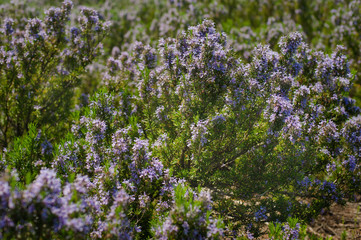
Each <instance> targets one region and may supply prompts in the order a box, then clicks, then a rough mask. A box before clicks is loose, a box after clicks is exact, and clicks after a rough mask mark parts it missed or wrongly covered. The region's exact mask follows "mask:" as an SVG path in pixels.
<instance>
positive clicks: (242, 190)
mask: <svg viewBox="0 0 361 240" xmlns="http://www.w3.org/2000/svg"><path fill="white" fill-rule="evenodd" d="M279 48H280V52H276V51H273V50H271V49H270V48H269V47H268V46H262V45H259V46H257V47H256V48H255V50H254V51H253V58H252V61H251V63H249V64H248V63H242V62H241V61H240V60H238V59H235V58H234V57H233V56H232V51H231V49H229V48H228V47H227V46H226V37H225V36H224V35H223V34H219V33H218V32H217V31H216V30H215V28H214V25H213V23H212V22H210V21H204V22H203V23H202V24H200V25H198V26H197V27H190V28H189V30H188V31H187V32H184V33H182V34H181V35H180V36H179V37H178V38H176V39H170V38H168V39H165V40H163V39H161V40H160V41H159V44H158V47H157V48H156V49H152V48H151V47H150V46H144V45H142V44H141V43H136V44H135V45H134V47H133V49H134V50H133V51H134V52H133V54H132V55H127V54H126V53H121V54H120V55H119V57H118V58H116V59H114V58H110V59H109V60H108V66H109V71H108V73H107V74H106V76H105V79H104V82H105V84H106V85H107V86H108V87H109V88H111V89H114V90H115V91H121V90H120V89H128V90H127V91H133V92H134V97H133V99H131V101H132V104H133V105H134V106H136V109H134V110H133V111H132V115H134V116H137V119H139V125H140V126H142V130H143V131H144V135H145V136H147V137H148V139H150V143H151V144H150V146H153V150H152V152H153V154H154V155H155V156H157V157H159V158H160V159H161V160H162V161H163V162H164V163H165V164H166V166H173V168H174V169H175V173H176V174H178V175H179V176H183V177H186V178H187V179H188V180H190V181H191V182H192V183H193V184H197V185H198V184H201V185H202V186H207V187H209V188H211V189H214V190H215V191H216V192H218V194H217V193H215V194H216V195H218V196H222V195H226V196H230V197H231V198H232V199H234V198H236V199H242V201H244V200H247V201H251V202H253V204H254V206H253V207H250V205H249V204H247V205H246V206H245V205H242V204H238V205H237V204H236V205H237V208H236V209H238V210H237V213H230V212H228V213H227V214H230V215H231V216H232V217H233V219H238V220H241V221H244V222H249V221H254V219H255V218H256V222H263V221H266V220H267V221H270V220H280V219H282V220H285V218H284V217H287V216H288V214H292V215H295V216H300V217H302V218H312V217H313V216H314V214H315V212H316V213H317V212H319V211H320V210H321V208H320V206H323V207H326V206H329V205H330V203H331V202H333V201H337V202H340V201H341V197H342V193H341V192H339V190H340V187H341V185H342V184H341V182H340V180H341V179H342V178H344V177H346V176H348V177H349V176H351V175H353V174H354V172H353V171H349V170H350V167H349V168H348V169H347V167H346V168H342V169H343V170H347V171H343V173H342V174H341V172H340V171H327V169H330V167H331V168H332V166H336V165H340V164H343V166H348V165H350V164H349V163H343V162H344V160H343V159H345V155H346V153H347V152H348V151H349V150H348V149H350V146H348V145H347V143H350V144H351V145H352V146H354V143H355V141H352V142H353V143H351V141H347V140H346V138H344V136H345V135H342V129H343V128H349V127H347V126H349V125H350V124H349V123H348V121H347V119H350V118H351V117H352V116H356V115H357V114H358V113H359V109H358V108H357V107H355V106H354V105H353V102H352V100H350V99H349V98H347V97H346V96H347V95H346V94H347V92H348V91H349V89H350V87H351V80H352V75H351V73H350V70H349V64H348V62H347V59H346V57H345V55H344V54H343V48H342V47H338V48H337V49H336V51H335V52H334V53H332V54H331V55H326V54H324V53H322V52H316V51H311V50H310V49H309V48H308V46H307V45H306V44H305V43H304V42H303V40H302V35H301V34H299V33H292V34H290V35H289V36H287V37H283V38H282V39H281V40H280V42H279ZM156 53H157V54H156ZM124 56H127V57H124ZM118 72H119V74H118ZM129 79H131V80H129ZM128 105H129V104H128ZM344 126H345V127H344ZM351 132H354V130H351ZM343 139H345V140H346V142H344V140H343ZM350 161H351V165H352V164H354V163H353V162H352V160H350ZM355 164H356V163H355ZM352 169H353V167H352ZM338 174H340V175H339V176H338ZM341 175H342V176H341ZM311 176H312V181H314V182H313V183H312V184H308V185H306V186H305V185H304V184H302V183H303V182H304V181H305V179H308V178H309V177H311ZM348 177H346V178H348ZM354 179H356V178H354ZM335 182H337V183H338V184H337V185H336V184H335ZM226 186H227V187H226ZM353 186H354V187H349V188H347V189H348V190H350V191H351V192H352V191H353V190H352V189H355V188H357V187H355V186H356V185H353ZM270 189H272V190H270ZM261 196H262V198H261V199H259V197H261ZM299 197H302V198H306V199H308V202H307V203H306V202H305V203H302V202H299V200H297V199H298V198H299ZM222 201H224V204H225V206H227V205H228V204H231V205H234V202H233V201H229V200H227V199H223V200H222ZM285 201H286V202H288V204H287V205H288V207H287V208H285V207H284V203H285ZM260 203H261V205H262V204H263V205H264V212H263V214H262V216H265V217H257V216H258V215H257V212H256V211H258V210H256V209H257V208H258V209H259V204H260ZM232 208H233V207H232ZM223 210H224V209H223ZM280 213H281V214H280ZM254 216H255V218H254Z"/></svg>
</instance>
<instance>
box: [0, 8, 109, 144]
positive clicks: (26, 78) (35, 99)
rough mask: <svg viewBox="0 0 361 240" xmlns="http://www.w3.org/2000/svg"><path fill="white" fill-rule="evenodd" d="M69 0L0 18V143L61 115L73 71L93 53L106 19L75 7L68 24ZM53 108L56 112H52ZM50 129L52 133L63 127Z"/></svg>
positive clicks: (67, 107)
mask: <svg viewBox="0 0 361 240" xmlns="http://www.w3.org/2000/svg"><path fill="white" fill-rule="evenodd" d="M72 7H73V4H72V2H71V1H64V2H63V4H62V6H61V8H54V7H51V8H49V9H48V10H47V11H45V17H44V19H43V20H41V19H39V18H37V17H34V18H29V19H21V18H20V16H18V17H19V18H17V19H12V18H5V19H4V20H3V21H2V22H1V24H2V25H1V31H0V43H1V47H0V66H1V72H0V81H1V84H0V85H1V87H0V99H1V102H2V104H1V109H0V121H1V123H2V124H1V135H0V141H1V143H0V146H1V148H4V147H7V146H8V144H9V143H11V142H12V140H13V139H14V138H15V137H20V136H22V135H23V134H24V133H26V132H27V130H28V125H29V124H30V123H32V122H34V121H35V122H37V123H38V126H48V124H50V123H52V122H58V121H62V120H63V119H65V118H67V117H68V116H69V113H70V109H71V107H72V105H73V102H72V101H71V98H72V96H73V89H74V87H76V86H77V85H78V84H79V82H80V80H79V74H81V73H82V72H83V71H84V68H85V67H86V66H87V65H88V64H90V63H91V62H92V61H93V59H94V58H95V57H96V56H97V55H99V51H100V49H101V44H100V41H101V40H102V39H103V37H104V36H105V34H106V32H107V29H108V27H109V24H108V23H107V22H104V21H103V20H101V17H100V15H99V14H98V13H97V12H96V11H94V10H91V9H88V8H83V9H81V11H80V12H81V15H80V16H79V18H78V23H79V27H75V26H74V27H69V25H68V24H67V23H68V21H69V16H70V11H71V9H72ZM55 109H56V111H54V110H55ZM59 125H60V126H59V127H58V128H54V129H53V130H54V132H53V134H56V131H57V130H60V129H63V128H64V126H61V124H59Z"/></svg>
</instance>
